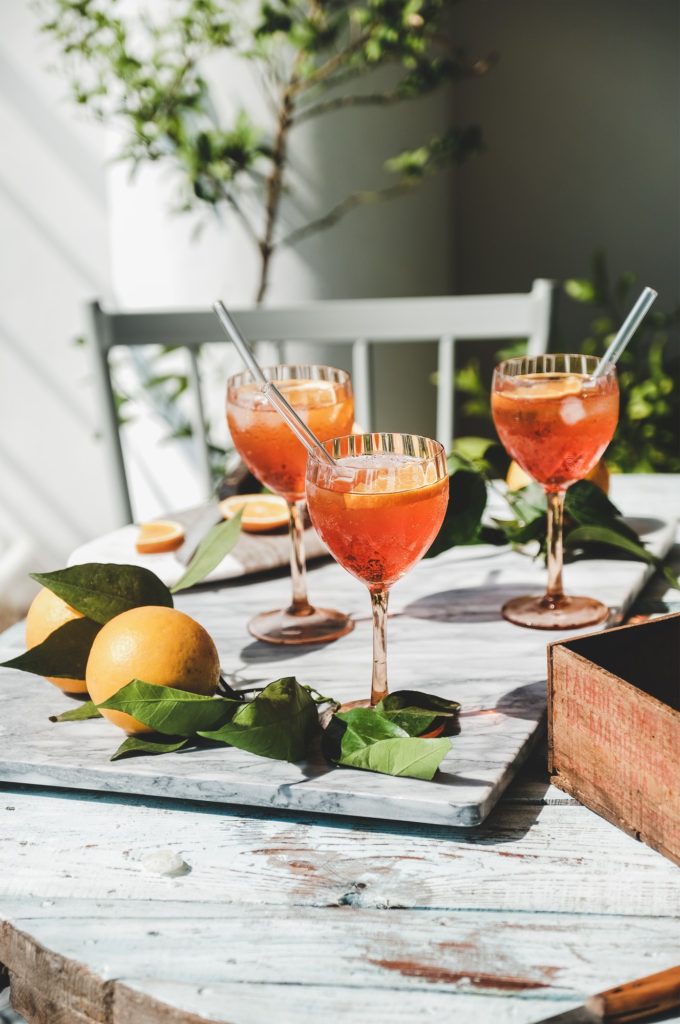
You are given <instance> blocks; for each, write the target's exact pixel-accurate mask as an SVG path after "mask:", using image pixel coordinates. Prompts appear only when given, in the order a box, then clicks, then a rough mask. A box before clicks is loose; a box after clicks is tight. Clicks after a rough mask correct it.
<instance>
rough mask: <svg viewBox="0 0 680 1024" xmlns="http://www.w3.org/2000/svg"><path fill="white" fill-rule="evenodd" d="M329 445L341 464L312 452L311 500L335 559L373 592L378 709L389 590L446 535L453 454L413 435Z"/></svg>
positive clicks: (384, 670) (384, 677) (361, 438)
mask: <svg viewBox="0 0 680 1024" xmlns="http://www.w3.org/2000/svg"><path fill="white" fill-rule="evenodd" d="M324 447H325V448H326V450H327V451H328V452H329V453H330V454H331V455H332V456H333V458H334V459H335V460H336V462H335V466H333V465H329V464H327V463H326V462H323V461H321V460H320V459H318V458H315V457H314V456H311V455H310V457H309V461H308V467H307V503H308V506H309V513H310V516H311V518H312V522H313V523H314V526H315V527H316V530H317V532H318V534H319V535H320V537H321V538H322V540H323V541H324V542H325V543H326V545H327V546H328V549H329V551H330V552H331V554H332V555H333V557H334V558H335V559H336V560H337V561H338V562H339V563H340V565H341V566H342V567H343V568H344V569H346V570H347V571H348V572H350V573H352V575H353V576H356V577H357V579H360V580H361V581H362V582H363V583H365V584H366V586H367V587H368V589H369V591H370V594H371V602H372V607H373V627H374V630H373V679H372V687H371V702H370V703H371V704H372V705H374V704H377V703H378V701H380V700H381V699H382V697H384V696H385V694H386V693H387V667H386V647H385V644H386V638H385V619H386V614H387V599H388V593H389V589H390V587H391V586H392V585H393V584H394V583H396V582H397V580H399V579H400V578H401V577H402V576H403V575H404V574H405V573H407V572H408V571H409V569H411V568H412V567H413V565H415V563H416V562H417V561H418V560H419V559H420V558H422V556H423V555H424V554H425V552H426V551H427V549H428V548H429V547H430V545H431V544H432V541H433V540H434V538H435V537H436V536H437V533H438V532H439V528H440V526H441V524H442V520H443V518H444V514H445V512H446V507H447V502H448V494H449V478H448V473H447V469H446V457H445V454H444V449H443V448H442V446H441V445H440V444H439V443H438V442H437V441H432V440H430V439H429V438H423V437H418V436H416V435H412V434H358V435H352V436H350V437H340V438H335V439H334V440H333V441H330V442H328V443H327V444H326V445H325V446H324Z"/></svg>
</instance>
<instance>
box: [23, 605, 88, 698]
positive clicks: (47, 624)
mask: <svg viewBox="0 0 680 1024" xmlns="http://www.w3.org/2000/svg"><path fill="white" fill-rule="evenodd" d="M82 618H83V616H82V614H81V613H80V612H77V611H76V610H75V608H71V605H70V604H66V601H62V599H61V598H60V597H57V595H56V594H53V593H52V591H51V590H48V589H47V587H43V588H42V590H41V591H40V592H39V593H38V594H36V596H35V597H34V598H33V603H32V604H31V607H30V608H29V609H28V615H27V616H26V646H27V647H28V648H29V649H30V648H31V647H37V646H38V644H41V643H42V642H43V640H47V638H48V636H49V635H50V633H54V631H55V629H59V627H60V626H63V625H65V623H67V622H71V621H72V620H73V619H82ZM45 678H46V679H47V681H48V683H54V685H55V686H58V687H59V689H60V690H63V691H64V693H87V686H86V685H85V680H84V679H58V678H57V677H56V676H46V677H45Z"/></svg>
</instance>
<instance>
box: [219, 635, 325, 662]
mask: <svg viewBox="0 0 680 1024" xmlns="http://www.w3.org/2000/svg"><path fill="white" fill-rule="evenodd" d="M338 639H342V637H339V638H338ZM330 643H337V640H332V641H330ZM330 643H323V644H265V643H263V642H262V640H253V641H252V642H251V643H249V644H246V646H245V647H242V648H241V650H240V652H239V656H240V657H241V658H242V660H243V661H245V662H246V664H247V665H252V664H255V665H256V664H257V663H258V662H267V663H268V664H271V663H272V662H275V661H276V662H278V661H289V660H290V659H291V658H300V657H302V656H303V655H305V654H316V653H317V652H318V651H322V650H323V649H324V648H325V647H329V646H330Z"/></svg>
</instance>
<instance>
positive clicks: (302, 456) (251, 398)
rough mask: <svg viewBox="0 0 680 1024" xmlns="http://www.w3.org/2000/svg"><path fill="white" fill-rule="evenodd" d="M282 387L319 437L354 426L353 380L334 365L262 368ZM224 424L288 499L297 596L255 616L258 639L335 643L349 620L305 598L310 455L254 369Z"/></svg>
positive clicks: (262, 477)
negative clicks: (255, 376)
mask: <svg viewBox="0 0 680 1024" xmlns="http://www.w3.org/2000/svg"><path fill="white" fill-rule="evenodd" d="M263 372H264V374H265V376H266V378H267V380H272V381H275V382H276V385H277V387H278V388H279V390H280V391H281V392H282V394H283V395H284V396H285V397H286V398H287V399H288V401H289V402H290V404H291V405H292V406H293V407H294V408H295V410H296V411H297V413H298V414H299V415H300V416H301V417H302V419H303V420H304V421H305V422H306V423H307V424H308V426H309V427H310V428H311V430H312V431H313V432H314V433H315V434H316V436H317V437H318V438H320V439H321V440H322V441H325V440H326V439H327V438H329V437H335V436H337V435H338V434H342V433H346V432H348V431H350V430H351V429H352V424H353V422H354V399H353V397H352V384H351V380H350V376H349V374H348V373H345V371H344V370H336V369H334V368H333V367H331V366H314V365H295V366H287V365H281V366H270V367H265V369H264V371H263ZM227 422H228V424H229V430H230V432H231V437H232V440H233V442H234V445H235V447H236V449H237V451H238V453H239V455H240V456H241V458H242V459H243V461H244V462H245V464H246V465H247V467H248V469H249V470H250V471H251V473H253V474H254V476H256V477H257V479H258V480H259V481H260V483H262V484H264V485H265V486H266V487H268V488H269V489H270V490H271V491H274V492H275V493H276V494H280V495H281V496H282V497H283V498H285V499H286V501H287V502H288V510H289V513H290V539H291V559H290V571H291V576H292V581H293V598H292V602H291V604H290V606H289V607H288V608H285V609H280V610H277V611H272V612H263V613H261V614H260V615H256V616H255V618H254V619H252V620H251V621H250V623H249V624H248V628H249V630H250V632H251V633H252V634H253V636H255V637H257V639H258V640H265V641H267V642H268V643H275V644H312V643H323V642H325V641H328V640H335V639H337V637H339V636H343V635H344V634H345V633H348V632H349V631H350V630H351V629H352V620H351V619H350V618H349V617H348V616H347V615H344V614H343V613H342V612H338V611H334V610H332V609H330V608H313V607H312V605H310V603H309V601H308V599H307V585H306V580H305V552H304V542H303V529H304V497H305V466H306V462H307V452H306V450H305V448H304V446H303V445H302V444H301V442H300V441H299V440H298V439H297V437H296V436H295V435H294V434H293V432H292V430H291V429H290V427H289V426H288V424H287V423H286V421H285V420H283V419H282V418H281V415H280V414H279V412H278V411H277V410H276V409H275V408H274V407H273V406H272V405H271V404H270V402H269V401H268V400H267V398H266V397H265V395H263V393H262V390H261V387H260V385H259V384H258V383H256V382H255V381H254V380H253V377H252V374H251V373H250V372H249V371H246V372H245V373H237V374H235V376H233V377H230V378H229V380H228V382H227Z"/></svg>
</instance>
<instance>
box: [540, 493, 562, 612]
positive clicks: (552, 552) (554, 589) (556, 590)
mask: <svg viewBox="0 0 680 1024" xmlns="http://www.w3.org/2000/svg"><path fill="white" fill-rule="evenodd" d="M546 496H547V499H548V589H547V590H546V592H545V597H544V598H543V604H545V605H547V606H548V607H549V608H555V607H556V606H557V605H558V604H559V603H560V602H561V600H562V598H563V597H564V591H563V589H562V563H563V559H564V552H563V548H562V531H563V526H564V496H565V491H547V492H546Z"/></svg>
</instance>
